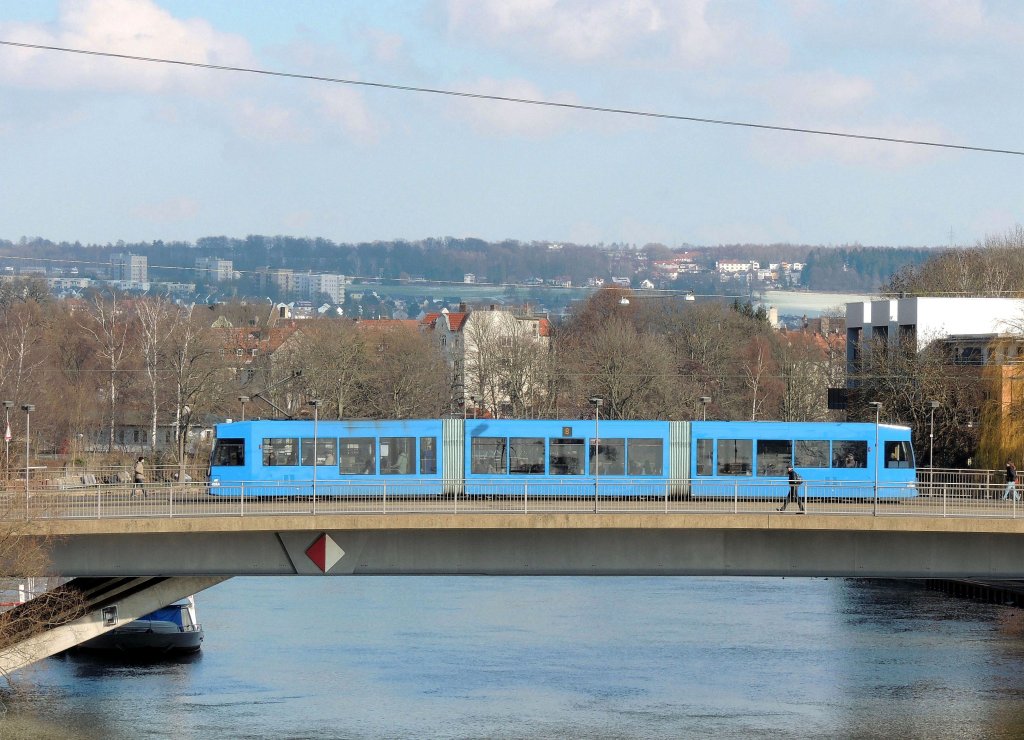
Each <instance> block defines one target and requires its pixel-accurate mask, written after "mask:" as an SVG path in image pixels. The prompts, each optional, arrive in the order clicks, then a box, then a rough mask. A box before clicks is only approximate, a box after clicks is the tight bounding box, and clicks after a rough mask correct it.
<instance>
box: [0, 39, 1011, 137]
mask: <svg viewBox="0 0 1024 740" xmlns="http://www.w3.org/2000/svg"><path fill="white" fill-rule="evenodd" d="M0 46H9V47H18V48H23V49H36V50H39V51H55V52H61V53H65V54H81V55H85V56H95V57H106V58H110V59H125V60H129V61H134V62H147V63H150V64H171V65H176V66H180V67H193V68H196V69H209V70H215V71H218V72H242V73H245V74H254V75H264V76H268V77H284V78H289V79H296V80H308V81H312V82H327V83H332V84H337V85H355V86H360V87H372V88H377V89H382V90H394V91H397V92H414V93H424V94H429V95H445V96H449V97H456V98H469V99H473V100H491V101H496V102H502V103H517V104H520V105H535V106H543V107H549V108H562V109H568V110H578V111H585V112H589V113H609V114H614V115H622V116H636V117H641V118H655V119H662V120H669V121H685V122H688V123H703V124H708V125H714V126H733V127H738V128H752V129H760V130H764V131H779V132H785V133H794V134H807V135H812V136H830V137H835V138H842V139H857V140H861V141H876V142H882V143H886V144H905V145H909V146H926V147H934V148H939V149H956V150H960V151H970V152H985V153H988V154H1010V155H1014V156H1024V151H1020V150H1016V149H998V148H995V147H984V146H973V145H967V144H950V143H946V142H939V141H926V140H922V139H903V138H898V137H894V136H873V135H870V134H858V133H853V132H849V131H831V130H827V129H812V128H802V127H797V126H780V125H775V124H768V123H755V122H752V121H736V120H729V119H723V118H707V117H703V116H687V115H680V114H674V113H659V112H656V111H645V110H637V109H631V108H617V107H608V106H599V105H584V104H582V103H565V102H558V101H554V100H541V99H537V98H519V97H511V96H506V95H492V94H487V93H477V92H468V91H465V90H449V89H444V88H434V87H420V86H416V85H399V84H395V83H390V82H373V81H369V80H355V79H350V78H344V77H328V76H326V75H314V74H302V73H299V72H281V71H277V70H270V69H258V68H255V67H236V66H231V65H226V64H209V63H205V62H187V61H184V60H181V59H165V58H161V57H145V56H139V55H135V54H118V53H115V52H110V51H95V50H92V49H76V48H72V47H66V46H51V45H46V44H30V43H25V42H20V41H8V40H3V39H0Z"/></svg>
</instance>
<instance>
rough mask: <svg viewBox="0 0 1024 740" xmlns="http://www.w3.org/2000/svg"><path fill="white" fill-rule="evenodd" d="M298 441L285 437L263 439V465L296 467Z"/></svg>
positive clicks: (297, 461)
mask: <svg viewBox="0 0 1024 740" xmlns="http://www.w3.org/2000/svg"><path fill="white" fill-rule="evenodd" d="M298 447H299V440H297V439H291V438H287V437H265V438H264V439H263V464H264V465H266V466H272V465H298V464H299V460H298Z"/></svg>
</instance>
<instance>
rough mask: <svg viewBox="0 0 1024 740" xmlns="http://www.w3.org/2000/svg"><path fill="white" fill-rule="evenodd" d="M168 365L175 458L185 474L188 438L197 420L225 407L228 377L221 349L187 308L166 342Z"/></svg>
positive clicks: (212, 335) (193, 312)
mask: <svg viewBox="0 0 1024 740" xmlns="http://www.w3.org/2000/svg"><path fill="white" fill-rule="evenodd" d="M166 351H167V363H168V374H169V376H170V382H171V388H172V394H173V407H174V429H175V441H176V456H177V461H178V467H179V471H180V472H181V473H184V468H185V460H186V457H187V445H188V439H189V435H190V432H191V429H192V427H193V424H194V423H195V421H196V420H197V419H202V418H203V417H204V416H206V415H216V414H217V413H218V412H221V411H223V409H224V408H225V399H226V395H227V390H228V386H229V374H228V373H227V372H226V368H225V365H224V362H223V348H222V347H221V346H220V345H219V344H218V342H217V338H216V337H215V335H214V334H213V333H212V332H211V331H210V330H209V329H208V328H207V327H204V326H203V323H202V321H200V320H199V318H198V317H196V315H195V311H194V310H193V309H190V310H189V311H188V313H187V314H186V315H185V317H184V318H183V320H182V321H180V322H178V323H177V324H176V326H175V328H174V331H173V332H172V333H171V335H170V337H169V338H168V341H167V350H166Z"/></svg>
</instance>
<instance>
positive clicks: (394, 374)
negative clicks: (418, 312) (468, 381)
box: [363, 327, 448, 419]
mask: <svg viewBox="0 0 1024 740" xmlns="http://www.w3.org/2000/svg"><path fill="white" fill-rule="evenodd" d="M366 342H367V345H368V349H369V352H368V353H367V354H368V358H367V359H368V366H369V371H370V372H369V373H368V375H367V381H366V384H367V387H366V393H365V397H364V404H365V405H364V407H363V415H365V416H367V417H369V418H374V419H409V418H430V417H436V416H440V415H441V414H442V413H443V412H444V409H445V407H447V405H448V398H447V392H448V384H447V377H446V373H445V369H446V368H445V363H444V358H443V357H442V356H441V354H440V353H439V352H438V351H437V348H436V347H435V346H434V345H433V344H432V343H431V342H430V341H429V340H428V339H427V338H426V337H424V336H423V335H422V334H420V333H419V332H418V331H417V330H415V329H407V328H404V327H397V328H393V329H387V330H384V331H381V332H379V333H376V332H375V333H374V335H373V336H368V337H367V338H366Z"/></svg>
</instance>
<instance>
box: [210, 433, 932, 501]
mask: <svg viewBox="0 0 1024 740" xmlns="http://www.w3.org/2000/svg"><path fill="white" fill-rule="evenodd" d="M876 441H877V444H876ZM789 465H793V466H794V467H795V469H796V470H797V471H798V473H799V474H800V475H801V477H802V478H803V479H804V480H805V481H806V484H805V485H806V488H805V491H804V492H803V495H806V496H812V497H813V496H819V497H832V496H835V497H856V498H863V497H870V496H872V495H878V496H880V497H886V498H888V497H905V496H913V495H915V494H916V487H915V483H916V470H915V465H914V453H913V448H912V446H911V440H910V429H909V428H908V427H904V426H895V425H889V424H881V425H878V426H877V427H876V426H875V425H874V424H863V423H845V422H844V423H827V422H815V423H810V422H773V421H752V422H743V421H693V422H688V421H611V420H605V421H595V420H593V419H589V420H578V419H577V420H550V419H413V420H395V421H329V420H327V421H319V422H318V424H317V426H316V427H315V428H314V422H312V421H269V420H266V421H265V420H259V421H243V422H227V423H224V424H218V425H217V427H216V441H215V445H214V450H213V454H212V458H211V466H210V482H211V491H212V492H213V493H215V494H218V495H239V494H240V493H245V495H281V494H282V492H292V493H299V494H303V495H308V494H309V493H312V492H313V491H312V485H313V482H314V481H315V482H316V493H317V494H318V495H325V496H344V495H360V496H365V495H381V494H382V493H385V492H387V495H410V496H441V495H468V496H474V495H513V496H514V495H523V494H524V492H526V491H529V495H533V496H563V495H564V496H583V495H587V496H594V495H601V496H622V497H635V496H650V497H662V496H671V497H683V496H692V497H715V498H718V497H744V498H750V497H759V498H760V497H765V498H770V497H775V496H779V495H785V492H786V490H787V489H786V487H787V485H788V480H787V467H788V466H789Z"/></svg>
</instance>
